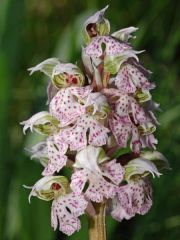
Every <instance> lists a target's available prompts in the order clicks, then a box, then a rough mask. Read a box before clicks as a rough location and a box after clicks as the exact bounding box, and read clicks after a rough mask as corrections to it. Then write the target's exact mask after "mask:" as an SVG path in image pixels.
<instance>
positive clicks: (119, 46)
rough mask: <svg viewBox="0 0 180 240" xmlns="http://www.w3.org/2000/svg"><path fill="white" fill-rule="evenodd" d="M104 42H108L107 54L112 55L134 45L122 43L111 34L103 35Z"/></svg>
mask: <svg viewBox="0 0 180 240" xmlns="http://www.w3.org/2000/svg"><path fill="white" fill-rule="evenodd" d="M103 43H105V44H106V50H105V51H106V54H107V55H110V56H114V55H119V54H121V53H123V52H124V51H126V50H129V49H132V47H131V46H130V45H128V44H126V43H120V42H119V41H117V40H116V39H114V38H112V37H110V36H104V37H103Z"/></svg>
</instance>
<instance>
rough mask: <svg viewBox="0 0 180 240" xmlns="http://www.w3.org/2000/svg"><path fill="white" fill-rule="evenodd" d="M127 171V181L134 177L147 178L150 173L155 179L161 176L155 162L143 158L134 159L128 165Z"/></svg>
mask: <svg viewBox="0 0 180 240" xmlns="http://www.w3.org/2000/svg"><path fill="white" fill-rule="evenodd" d="M125 170H126V173H125V179H126V180H127V181H128V180H129V179H130V178H132V177H133V176H134V177H135V176H137V175H142V176H146V175H147V174H148V173H151V174H152V176H153V177H155V175H156V176H157V177H159V176H160V175H161V173H160V172H159V171H158V169H157V168H156V165H155V164H154V163H153V162H151V161H150V160H147V159H145V158H142V157H141V158H136V159H133V160H131V161H130V162H128V164H127V165H126V166H125Z"/></svg>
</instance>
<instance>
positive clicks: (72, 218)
mask: <svg viewBox="0 0 180 240" xmlns="http://www.w3.org/2000/svg"><path fill="white" fill-rule="evenodd" d="M86 207H87V201H86V200H85V199H84V197H83V196H82V195H81V196H78V195H75V194H74V193H70V194H67V195H65V196H61V197H59V198H57V199H55V200H54V201H53V203H52V208H51V226H52V227H53V228H54V230H55V229H56V228H57V226H58V222H59V230H60V231H62V232H64V233H65V234H67V235H68V236H70V235H71V234H73V233H74V232H75V231H78V230H79V229H80V227H81V225H80V221H79V219H78V218H77V217H78V216H80V215H82V214H83V213H84V211H85V209H86Z"/></svg>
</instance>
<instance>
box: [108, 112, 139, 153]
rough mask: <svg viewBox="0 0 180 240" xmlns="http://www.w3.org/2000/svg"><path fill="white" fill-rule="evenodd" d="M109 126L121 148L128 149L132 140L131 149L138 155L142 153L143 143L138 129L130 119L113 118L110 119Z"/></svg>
mask: <svg viewBox="0 0 180 240" xmlns="http://www.w3.org/2000/svg"><path fill="white" fill-rule="evenodd" d="M109 126H110V129H111V131H112V133H113V135H114V137H115V139H116V141H117V143H118V145H119V146H120V147H122V148H125V147H127V142H128V140H129V139H131V142H130V147H131V149H132V151H134V152H137V153H138V152H139V151H140V147H141V142H140V139H139V132H138V129H137V127H136V126H135V125H134V124H133V123H132V122H131V120H130V119H129V118H128V117H127V118H126V117H124V118H121V117H119V116H115V117H112V118H111V119H109Z"/></svg>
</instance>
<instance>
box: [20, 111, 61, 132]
mask: <svg viewBox="0 0 180 240" xmlns="http://www.w3.org/2000/svg"><path fill="white" fill-rule="evenodd" d="M20 124H21V125H24V128H23V132H24V134H25V133H26V130H27V129H28V128H30V130H31V132H32V131H33V130H35V131H36V132H37V133H40V134H43V135H48V134H51V133H53V132H56V131H58V129H59V128H58V124H59V121H58V120H57V119H56V118H54V117H53V116H52V115H51V114H49V112H46V111H43V112H39V113H37V114H35V115H33V116H32V117H31V118H30V119H28V120H26V121H23V122H21V123H20Z"/></svg>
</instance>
